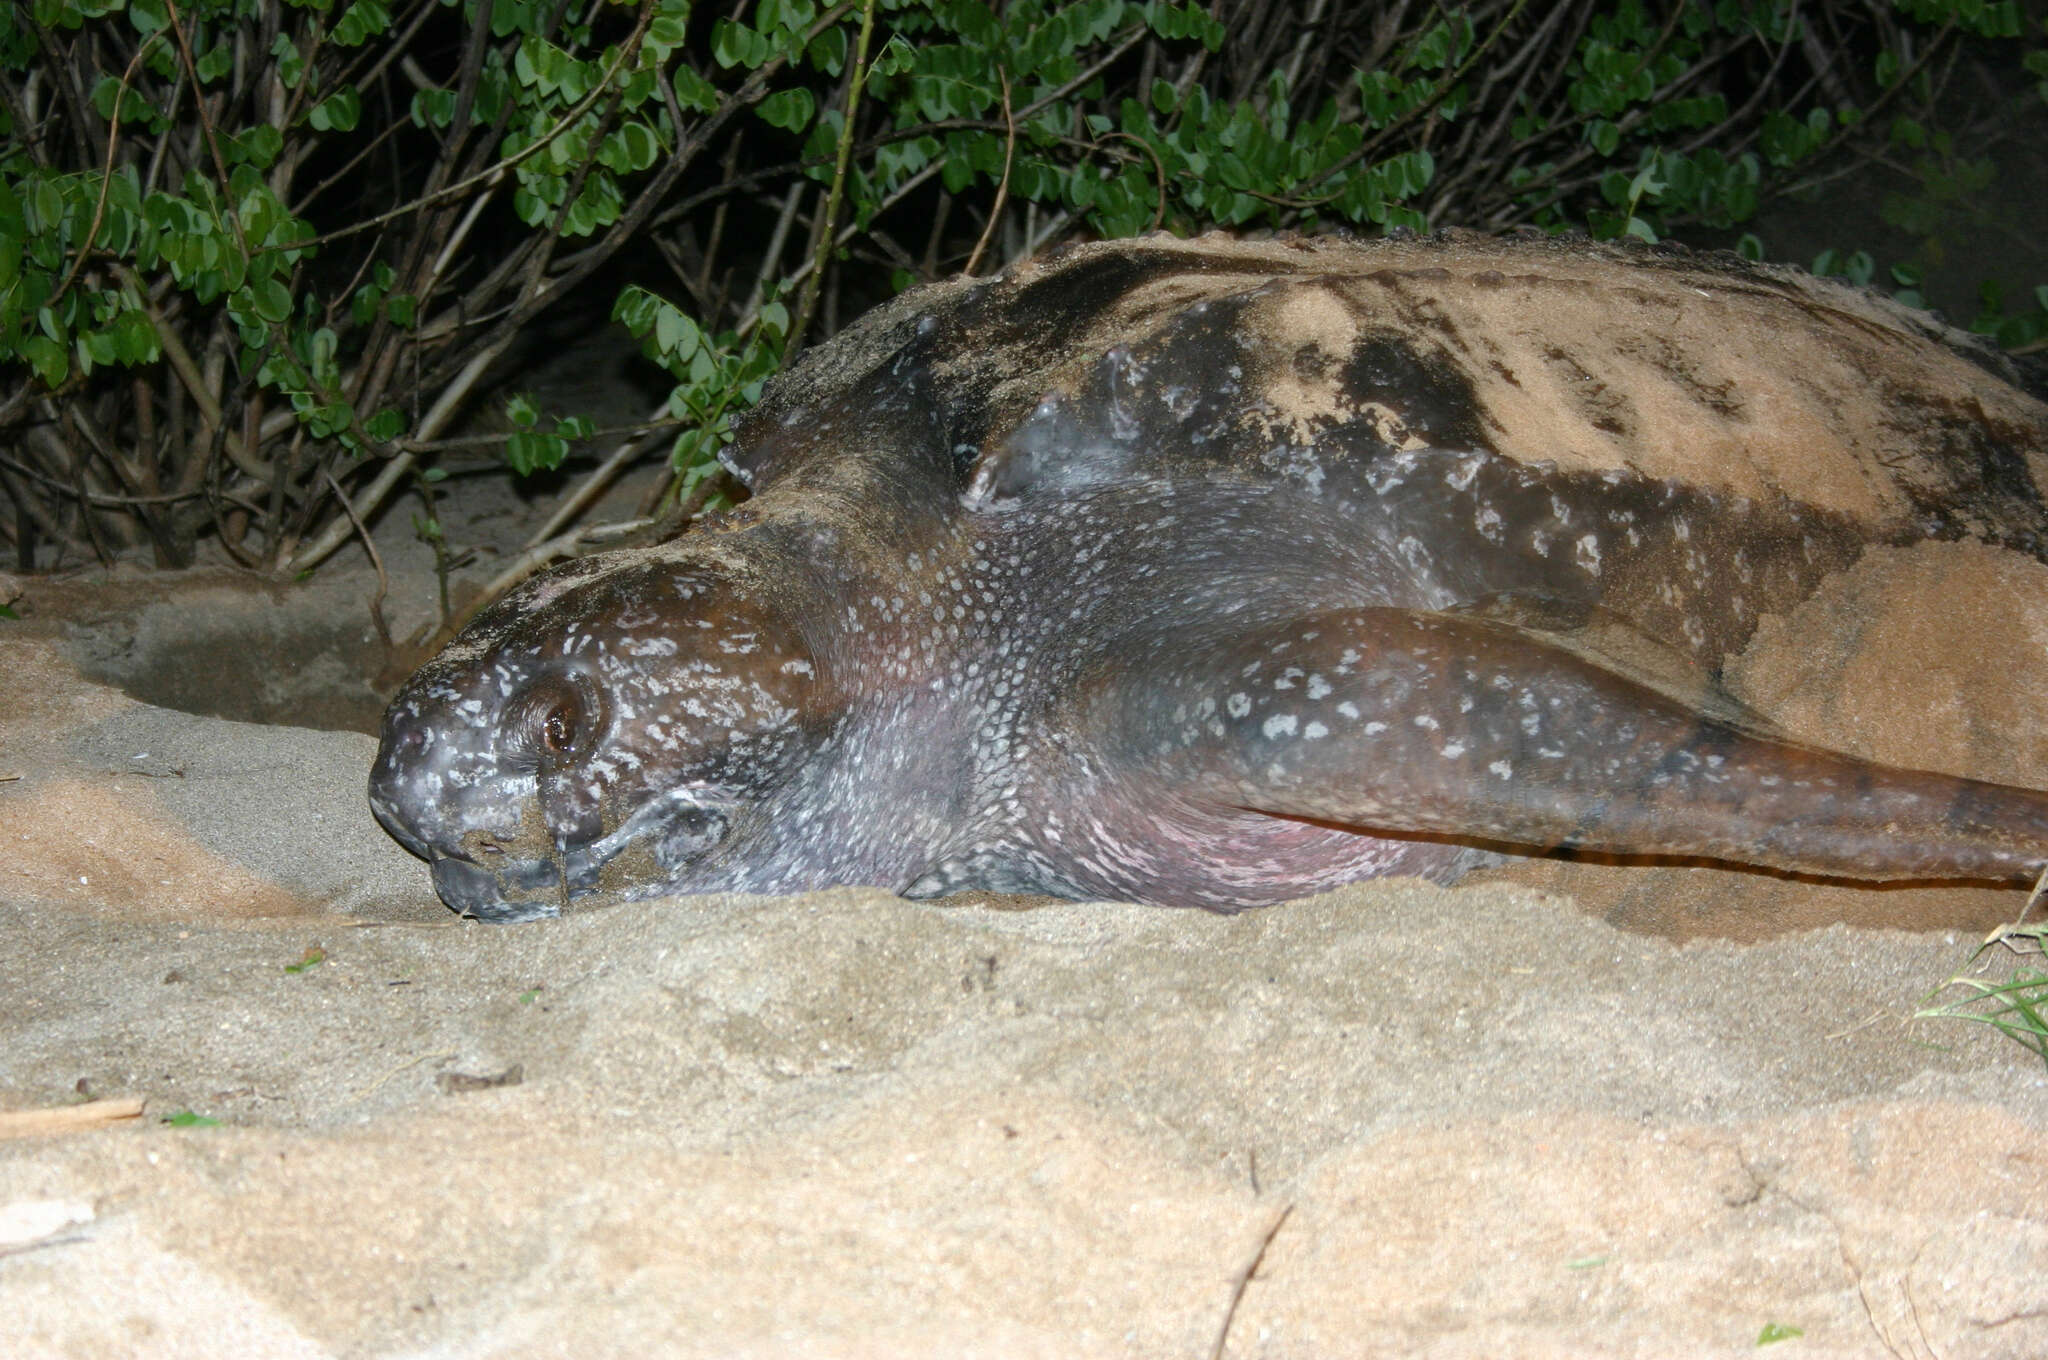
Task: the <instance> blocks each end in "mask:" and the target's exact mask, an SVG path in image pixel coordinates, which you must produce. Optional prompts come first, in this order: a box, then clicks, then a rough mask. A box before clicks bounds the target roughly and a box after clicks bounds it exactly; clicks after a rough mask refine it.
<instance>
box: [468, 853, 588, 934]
mask: <svg viewBox="0 0 2048 1360" xmlns="http://www.w3.org/2000/svg"><path fill="white" fill-rule="evenodd" d="M433 864H434V870H433V872H434V891H435V893H437V894H438V895H439V896H440V898H441V900H442V901H443V902H445V903H447V905H448V908H449V910H451V911H453V912H454V913H455V914H456V915H458V916H469V917H474V918H475V919H477V920H479V921H493V922H512V921H532V920H536V919H538V918H540V917H543V916H559V915H561V914H562V895H561V884H562V879H561V874H560V873H559V872H558V871H557V869H556V867H555V862H554V861H553V860H549V859H528V860H513V861H512V862H510V863H507V864H501V865H497V866H494V867H492V868H485V867H484V866H483V865H481V864H478V863H477V862H475V861H474V860H468V859H461V858H458V857H457V856H454V855H436V856H434V860H433ZM593 877H594V875H593Z"/></svg>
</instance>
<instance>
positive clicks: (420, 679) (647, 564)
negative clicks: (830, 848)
mask: <svg viewBox="0 0 2048 1360" xmlns="http://www.w3.org/2000/svg"><path fill="white" fill-rule="evenodd" d="M752 580H753V573H751V572H748V571H746V570H744V569H743V568H735V567H734V566H733V565H732V564H730V563H720V562H717V561H707V560H704V559H703V558H701V557H698V558H690V557H680V558H679V557H678V556H677V555H676V554H674V553H673V552H670V553H668V554H666V555H661V554H660V550H655V552H654V553H653V554H643V553H619V554H611V555H608V556H604V557H593V558H586V559H582V560H580V561H577V562H572V563H569V564H567V565H565V566H563V567H560V568H557V569H555V570H554V571H551V572H548V573H545V574H543V575H541V576H538V577H536V578H534V579H533V580H531V581H529V582H527V583H526V584H525V585H523V586H521V587H520V588H519V589H518V590H516V591H514V592H513V593H512V594H510V595H508V596H507V597H506V598H505V599H503V600H501V601H499V602H498V603H497V604H495V605H493V606H492V607H491V608H490V609H488V610H486V611H485V612H484V613H483V614H481V615H479V616H478V618H477V619H476V621H475V622H473V623H472V624H471V625H470V626H469V627H468V628H467V629H466V630H464V632H463V633H462V634H461V635H460V636H459V637H457V638H456V639H455V640H454V641H453V642H452V643H450V644H449V646H448V647H447V649H446V650H445V651H443V652H442V653H441V655H440V656H438V657H436V658H435V659H434V660H433V661H432V662H430V663H428V664H427V665H426V666H425V667H423V668H422V669H421V670H420V671H419V672H418V673H417V674H416V675H414V676H413V677H412V679H411V680H409V681H408V682H407V683H406V685H405V687H404V688H403V689H402V690H400V691H399V693H398V695H397V697H396V698H395V699H394V700H393V701H392V703H391V707H390V709H389V710H388V711H387V712H386V714H385V717H384V731H383V742H382V746H381V748H380V749H379V751H378V753H377V761H376V765H375V767H374V769H373V770H372V773H371V776H370V805H371V807H372V808H373V809H374V810H375V812H376V814H377V819H378V821H380V822H382V823H383V825H384V827H385V829H386V830H388V831H389V832H390V833H391V834H392V835H393V836H394V837H396V838H397V839H398V840H399V841H400V842H401V843H403V844H404V845H405V846H406V847H407V848H408V849H410V850H411V851H413V853H415V854H417V855H420V856H421V857H423V858H424V859H426V860H427V861H428V862H429V863H431V864H432V866H433V876H434V887H435V890H436V891H437V892H439V893H440V895H441V899H442V900H443V901H444V902H446V903H447V904H448V905H449V906H450V907H452V908H454V909H455V910H456V911H458V912H460V913H462V914H464V915H467V916H476V917H480V918H482V919H485V920H493V921H517V920H525V919H527V918H529V917H534V916H552V915H555V914H557V913H558V912H559V911H560V909H561V907H562V906H563V905H564V904H566V903H567V902H568V900H569V899H570V898H572V897H575V896H578V895H580V894H583V893H588V892H591V891H594V890H596V889H598V888H600V887H602V888H605V889H607V890H616V891H625V892H628V893H637V894H641V895H647V894H652V893H656V892H660V891H663V890H678V891H680V890H686V889H689V888H715V887H717V886H720V884H721V875H720V866H721V865H734V864H738V863H741V862H743V861H744V859H745V856H746V854H747V843H748V842H749V841H750V840H753V839H757V838H758V837H759V836H761V835H762V834H763V833H764V830H765V828H764V826H763V825H762V824H763V823H764V822H765V821H766V820H767V814H766V812H765V810H764V807H763V803H764V801H765V800H766V799H767V798H768V797H769V796H770V795H771V794H772V793H773V791H774V790H775V789H776V788H777V787H779V786H780V785H781V784H782V783H783V782H784V781H786V780H787V779H788V778H789V776H790V774H791V772H792V771H793V770H794V769H795V768H796V767H797V765H798V764H800V762H801V760H802V758H803V756H804V754H805V753H806V752H808V751H809V750H811V749H812V748H813V747H814V746H815V744H816V743H817V741H819V740H821V739H822V733H823V730H824V728H825V727H826V725H827V724H826V723H825V722H824V721H822V720H821V714H822V710H823V708H824V705H823V703H822V701H821V695H820V686H819V677H818V673H817V668H816V665H815V662H814V661H813V658H812V655H811V651H810V649H809V648H808V647H807V646H806V645H805V642H804V640H803V638H802V636H801V634H800V633H799V631H798V630H797V629H796V628H795V627H794V626H793V624H792V622H791V621H790V618H789V616H788V613H787V611H786V610H784V609H782V608H780V607H778V605H777V603H776V601H775V600H774V599H773V598H771V595H770V593H768V592H766V591H764V590H762V589H761V588H760V587H759V586H758V584H753V583H751V582H752Z"/></svg>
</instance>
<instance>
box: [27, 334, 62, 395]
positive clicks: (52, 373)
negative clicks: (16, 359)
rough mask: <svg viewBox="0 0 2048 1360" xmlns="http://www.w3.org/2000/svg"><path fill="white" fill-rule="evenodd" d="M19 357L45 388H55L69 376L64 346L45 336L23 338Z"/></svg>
mask: <svg viewBox="0 0 2048 1360" xmlns="http://www.w3.org/2000/svg"><path fill="white" fill-rule="evenodd" d="M21 357H22V358H24V359H26V360H28V362H29V367H31V368H33V369H34V370H35V371H36V376H37V377H39V378H41V379H42V380H43V382H44V384H45V385H46V386H49V387H56V386H58V385H59V384H61V383H62V382H63V381H64V380H65V379H66V378H68V377H70V376H71V360H70V357H69V356H68V355H67V354H66V353H65V352H64V346H62V345H60V344H58V343H57V342H56V341H55V340H52V339H51V338H50V337H49V336H47V335H28V336H23V337H22V339H21Z"/></svg>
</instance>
